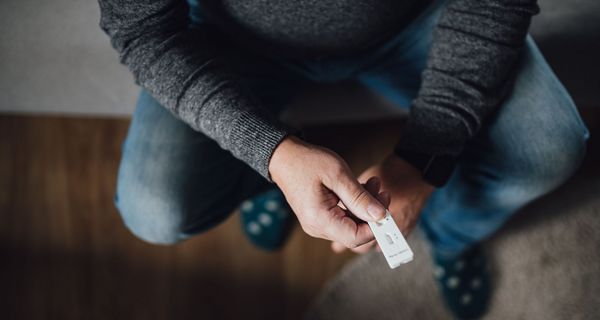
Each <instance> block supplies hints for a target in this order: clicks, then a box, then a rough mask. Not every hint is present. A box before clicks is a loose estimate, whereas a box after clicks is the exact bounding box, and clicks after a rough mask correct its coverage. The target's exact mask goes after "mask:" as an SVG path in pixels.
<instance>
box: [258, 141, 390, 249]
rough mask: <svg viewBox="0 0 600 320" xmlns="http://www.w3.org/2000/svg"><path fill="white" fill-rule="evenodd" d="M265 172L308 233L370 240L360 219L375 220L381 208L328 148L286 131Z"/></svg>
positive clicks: (344, 241)
mask: <svg viewBox="0 0 600 320" xmlns="http://www.w3.org/2000/svg"><path fill="white" fill-rule="evenodd" d="M269 173H270V174H271V178H272V179H273V181H274V182H275V183H276V184H277V186H278V187H279V188H280V189H281V191H282V192H283V194H284V195H285V198H286V200H287V201H288V203H289V204H290V206H291V208H292V210H294V213H296V216H297V217H298V220H299V221H300V225H301V226H302V229H303V230H304V232H306V233H307V234H308V235H310V236H312V237H315V238H323V239H328V240H332V241H336V242H338V243H340V244H341V245H343V246H345V247H348V248H355V247H357V246H360V245H362V244H365V243H367V242H370V241H372V240H373V233H372V232H371V229H370V228H369V226H368V224H367V223H365V222H364V221H377V220H380V219H381V218H383V217H384V216H385V208H384V207H383V205H382V204H381V203H379V201H377V200H376V199H375V198H374V197H373V196H372V195H371V194H370V193H369V192H367V190H365V188H364V187H363V186H362V185H361V184H360V183H358V181H357V180H356V178H354V176H353V174H352V172H351V171H350V168H349V167H348V165H347V164H346V162H345V161H344V160H343V159H342V158H340V157H339V156H338V155H337V154H335V153H334V152H332V151H330V150H328V149H325V148H322V147H318V146H315V145H312V144H309V143H306V142H304V141H302V140H300V139H299V138H296V137H294V136H290V137H287V138H285V139H284V140H283V141H282V142H281V143H280V144H279V146H277V148H276V149H275V151H274V152H273V155H272V157H271V161H270V162H269ZM340 202H341V203H342V204H343V205H344V207H345V208H342V207H340V206H339V205H338V204H339V203H340ZM357 218H358V219H357ZM359 219H360V220H359ZM361 220H362V221H361Z"/></svg>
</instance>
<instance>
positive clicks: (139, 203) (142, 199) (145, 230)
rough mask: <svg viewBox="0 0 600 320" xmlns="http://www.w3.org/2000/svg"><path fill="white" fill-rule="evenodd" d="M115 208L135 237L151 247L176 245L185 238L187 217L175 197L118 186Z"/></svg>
mask: <svg viewBox="0 0 600 320" xmlns="http://www.w3.org/2000/svg"><path fill="white" fill-rule="evenodd" d="M119 184H120V185H119V186H118V188H117V190H118V191H117V195H116V196H115V205H116V207H117V209H118V211H119V213H120V215H121V217H122V218H123V222H124V223H125V225H126V226H127V228H128V229H129V230H130V231H131V232H132V233H133V234H134V235H135V236H137V237H138V238H140V239H142V240H144V241H146V242H149V243H152V244H163V245H168V244H175V243H177V242H179V241H182V240H184V239H185V238H186V235H185V234H184V232H183V226H184V220H185V217H186V214H185V212H184V210H183V209H182V208H183V206H182V204H181V203H180V201H178V200H177V199H176V198H174V197H172V196H169V195H168V193H167V194H161V193H160V192H157V193H153V192H151V191H150V190H149V189H148V186H138V187H135V188H131V187H126V186H124V183H119Z"/></svg>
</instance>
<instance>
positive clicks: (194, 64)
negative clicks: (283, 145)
mask: <svg viewBox="0 0 600 320" xmlns="http://www.w3.org/2000/svg"><path fill="white" fill-rule="evenodd" d="M99 3H100V8H101V14H102V18H101V22H100V25H101V27H102V29H103V30H104V31H105V32H106V33H107V34H108V35H109V36H110V38H111V42H112V44H113V46H114V48H115V49H116V50H117V52H118V53H119V57H120V60H121V62H122V63H123V64H125V65H126V66H128V67H129V69H130V70H131V72H132V74H133V76H134V78H135V80H136V82H137V83H138V84H139V85H141V86H142V87H144V88H145V89H146V90H148V91H149V92H150V93H151V94H152V95H153V96H154V97H155V98H156V99H157V100H158V101H159V102H160V103H161V104H162V105H163V106H165V107H166V108H167V109H169V110H170V111H171V112H172V113H173V114H174V115H175V116H176V117H178V118H179V119H181V120H182V121H184V122H186V123H187V124H189V125H190V126H191V127H192V128H193V129H195V130H197V131H201V132H203V133H204V134H206V135H207V136H209V137H210V138H212V139H214V140H215V141H216V142H217V143H219V145H220V146H221V147H222V148H224V149H226V150H229V151H231V153H232V154H233V155H234V156H235V157H237V158H239V159H241V160H242V161H244V162H246V163H248V164H249V165H250V166H252V167H253V168H254V169H255V170H257V171H258V172H259V173H261V174H262V175H263V176H265V177H267V178H268V161H269V158H270V156H271V154H272V152H273V149H274V148H275V147H276V145H277V144H278V143H279V141H280V140H281V139H282V138H283V137H284V136H285V135H286V134H287V131H286V130H285V129H284V127H283V126H282V125H280V124H279V122H278V121H277V120H276V119H274V118H273V117H272V116H271V115H270V114H269V113H268V112H267V111H266V110H264V109H263V108H262V107H261V105H260V104H259V103H258V102H257V101H256V100H255V99H254V98H253V97H252V95H251V94H250V93H248V92H246V91H244V89H243V88H242V87H241V85H240V84H239V82H238V80H237V79H236V77H235V75H233V74H231V73H230V72H229V71H228V70H227V68H226V63H224V62H223V61H221V59H220V58H219V56H218V50H217V48H215V47H214V45H213V44H212V43H211V41H210V39H209V38H208V37H207V34H206V33H205V32H204V30H202V29H191V28H189V26H188V25H189V20H188V18H187V16H188V7H187V4H186V2H185V1H183V0H142V1H138V0H100V1H99Z"/></svg>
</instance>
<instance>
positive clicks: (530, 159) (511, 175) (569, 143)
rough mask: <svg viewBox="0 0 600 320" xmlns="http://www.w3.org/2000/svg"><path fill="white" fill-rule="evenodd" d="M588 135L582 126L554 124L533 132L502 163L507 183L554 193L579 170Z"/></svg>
mask: <svg viewBox="0 0 600 320" xmlns="http://www.w3.org/2000/svg"><path fill="white" fill-rule="evenodd" d="M587 138H588V133H587V129H586V128H585V127H584V126H583V125H582V124H581V123H580V122H578V123H569V122H561V123H556V122H555V123H553V124H552V125H551V124H546V125H545V126H543V127H541V128H537V129H536V130H532V131H531V132H529V133H528V134H527V135H524V136H523V137H521V143H519V144H517V145H516V146H513V147H514V148H513V149H512V150H511V152H510V156H509V157H508V159H503V161H504V162H505V164H504V165H503V167H505V168H509V169H508V170H506V171H505V172H504V174H505V175H506V179H507V180H508V181H511V180H512V181H517V182H518V183H519V184H520V185H521V186H527V187H529V188H532V189H536V190H539V191H540V193H544V192H546V191H549V190H552V189H554V188H555V187H557V186H559V185H560V184H562V183H563V182H565V181H566V180H567V179H568V178H569V177H571V175H573V173H574V172H575V171H576V170H577V169H578V168H579V166H580V164H581V163H582V161H583V158H584V156H585V153H586V145H587Z"/></svg>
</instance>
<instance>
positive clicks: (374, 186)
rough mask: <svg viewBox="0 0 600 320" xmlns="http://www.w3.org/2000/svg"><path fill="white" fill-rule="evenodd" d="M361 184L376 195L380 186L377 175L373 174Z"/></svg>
mask: <svg viewBox="0 0 600 320" xmlns="http://www.w3.org/2000/svg"><path fill="white" fill-rule="evenodd" d="M363 186H364V187H365V189H366V190H367V191H369V192H370V193H371V194H372V195H376V194H377V193H378V192H379V188H381V180H380V179H379V178H378V177H375V176H373V177H371V178H369V180H367V182H365V184H364V185H363Z"/></svg>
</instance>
